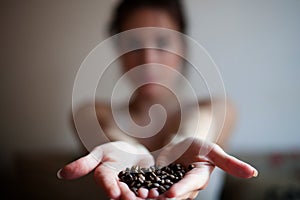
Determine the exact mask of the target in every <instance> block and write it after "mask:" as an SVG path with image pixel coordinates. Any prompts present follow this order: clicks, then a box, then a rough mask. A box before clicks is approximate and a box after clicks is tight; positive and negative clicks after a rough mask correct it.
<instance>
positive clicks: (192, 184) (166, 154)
mask: <svg viewBox="0 0 300 200" xmlns="http://www.w3.org/2000/svg"><path fill="white" fill-rule="evenodd" d="M171 162H175V163H180V164H182V165H184V166H186V167H187V166H188V165H190V164H193V165H194V166H195V168H193V169H192V170H190V171H189V172H187V173H186V175H185V176H184V178H183V179H181V180H180V181H179V182H177V183H175V184H174V185H173V186H172V187H171V188H170V189H169V190H168V191H167V192H165V193H164V194H162V195H161V196H159V199H165V198H176V199H188V198H191V199H194V198H195V197H196V196H197V194H198V192H199V191H200V190H202V189H204V188H205V187H206V185H207V184H208V182H209V178H210V174H211V173H212V171H213V169H214V168H215V167H219V168H221V169H222V170H224V171H225V172H227V173H229V174H231V175H233V176H236V177H240V178H251V177H256V176H257V175H258V172H257V170H256V169H255V168H254V167H252V166H250V165H249V164H247V163H245V162H243V161H241V160H239V159H237V158H235V157H233V156H231V155H229V154H227V153H225V152H224V151H223V149H222V148H221V147H219V146H218V145H217V144H214V143H210V142H205V141H203V140H200V139H194V138H188V139H185V140H183V141H182V142H180V143H178V144H176V145H171V146H169V147H167V148H165V149H164V150H163V151H162V152H161V153H160V154H159V156H158V157H157V159H156V164H157V165H161V166H165V165H168V164H169V163H171Z"/></svg>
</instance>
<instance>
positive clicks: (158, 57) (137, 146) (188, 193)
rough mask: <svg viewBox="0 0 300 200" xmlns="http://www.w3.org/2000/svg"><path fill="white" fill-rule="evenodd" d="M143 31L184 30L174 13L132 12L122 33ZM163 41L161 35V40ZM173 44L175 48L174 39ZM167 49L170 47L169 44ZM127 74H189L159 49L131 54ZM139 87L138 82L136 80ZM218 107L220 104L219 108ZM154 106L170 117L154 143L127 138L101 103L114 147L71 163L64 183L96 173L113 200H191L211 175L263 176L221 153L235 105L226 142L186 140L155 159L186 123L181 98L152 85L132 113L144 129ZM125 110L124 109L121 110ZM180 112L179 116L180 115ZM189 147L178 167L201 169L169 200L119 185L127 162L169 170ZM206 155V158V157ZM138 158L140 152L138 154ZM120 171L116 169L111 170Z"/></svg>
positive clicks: (170, 78)
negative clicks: (138, 70)
mask: <svg viewBox="0 0 300 200" xmlns="http://www.w3.org/2000/svg"><path fill="white" fill-rule="evenodd" d="M139 27H162V28H168V29H172V30H179V28H178V24H177V23H176V21H174V20H173V19H172V18H171V16H170V15H168V13H166V12H165V11H163V10H160V9H154V8H141V9H138V10H136V11H134V12H132V13H131V14H130V15H129V16H128V17H127V18H126V20H125V21H124V23H123V26H122V29H123V30H130V29H133V28H139ZM158 37H160V36H158V35H155V36H154V39H153V41H151V42H155V41H156V40H155V38H158ZM149 38H150V37H146V38H143V37H142V36H140V38H138V39H139V40H140V41H147V40H148V39H149ZM170 40H171V42H170V41H169V42H170V43H174V41H172V39H170ZM176 42H177V43H178V45H177V46H176V48H179V49H178V50H179V51H180V50H182V51H183V49H184V46H183V45H182V43H181V42H180V41H176ZM120 45H121V46H122V45H124V46H126V45H127V44H126V43H122V41H121V42H120ZM164 45H169V43H168V42H167V44H164ZM121 59H122V70H123V72H124V73H125V72H127V71H129V70H131V69H133V68H134V67H135V66H139V65H142V64H148V63H159V64H163V65H167V66H169V67H171V68H172V69H174V70H177V71H179V72H181V73H183V70H184V69H183V65H182V59H181V58H180V57H179V56H177V55H175V54H172V53H169V52H162V51H160V50H156V49H147V50H138V51H134V52H131V53H127V54H125V55H124V56H122V58H121ZM142 76H143V78H146V79H147V78H149V79H160V78H163V79H165V80H166V81H167V82H168V83H169V84H177V83H176V76H174V75H173V74H168V73H166V74H161V73H157V72H155V71H153V70H152V69H151V68H150V69H149V70H146V71H145V72H143V74H142ZM131 81H132V83H133V84H135V78H134V77H133V78H132V79H131ZM214 103H218V102H214ZM153 104H160V105H162V106H163V107H164V108H165V109H166V112H167V113H168V118H167V120H166V123H165V126H164V128H163V129H162V130H161V131H160V132H159V133H157V134H156V135H155V136H153V137H151V138H142V139H141V138H138V139H136V138H131V137H129V136H127V135H126V134H124V133H122V131H121V130H120V129H118V127H117V126H116V124H115V123H114V120H113V117H112V111H111V108H110V106H109V105H107V104H103V103H97V105H96V110H97V117H98V120H99V123H100V125H101V127H102V128H103V129H104V132H105V133H107V135H108V137H110V139H111V141H113V142H110V143H106V144H102V145H99V146H98V147H96V148H95V149H94V150H93V151H92V152H90V153H89V154H87V155H86V156H84V157H82V158H80V159H78V160H76V161H74V162H71V163H70V164H68V165H66V166H64V167H63V168H62V169H61V170H60V171H59V172H58V177H59V178H63V179H76V178H79V177H82V176H84V175H86V174H88V173H90V172H94V176H95V180H96V183H97V184H98V185H99V186H100V187H101V188H103V189H104V191H105V192H106V194H107V196H108V197H109V198H112V199H145V198H157V199H166V198H176V199H187V198H192V199H193V198H195V197H196V196H197V194H198V192H199V191H200V190H202V189H204V188H205V187H206V185H207V183H208V181H209V177H210V174H211V172H212V171H213V169H214V168H215V167H219V168H221V169H223V170H224V171H226V172H227V173H229V174H232V175H233V176H236V177H240V178H251V177H254V176H257V170H256V169H255V168H253V167H252V166H250V165H249V164H247V163H245V162H243V161H241V160H238V159H237V158H234V157H232V156H230V155H228V154H227V153H225V152H224V151H223V149H222V148H221V147H225V144H226V141H227V139H228V137H229V134H230V131H231V128H232V125H233V122H234V119H235V112H234V109H233V106H232V104H230V103H228V105H227V115H226V120H225V124H224V127H223V129H222V132H221V136H220V138H219V140H218V141H217V142H216V143H213V142H208V141H204V140H203V139H202V138H201V134H202V133H199V134H198V136H199V137H197V138H191V137H189V136H185V138H184V139H183V140H180V141H178V142H175V143H172V144H171V145H169V146H168V148H165V149H163V150H162V151H160V152H159V153H158V154H156V155H153V154H151V152H152V151H154V150H157V149H159V148H161V147H162V146H164V145H165V144H166V143H168V142H169V141H170V137H171V133H174V132H176V131H177V130H178V127H177V126H176V124H179V123H180V113H179V112H177V111H178V110H179V104H178V102H177V101H176V97H175V96H174V95H173V94H172V93H171V92H170V91H169V90H168V89H166V88H164V87H161V86H159V85H156V84H149V85H145V86H143V87H140V88H139V89H138V90H136V92H135V94H134V96H133V98H132V99H131V102H130V106H129V110H130V114H131V117H132V119H133V120H134V121H135V123H137V124H139V125H141V126H143V125H146V124H147V123H149V116H148V110H149V108H150V107H151V106H152V105H153ZM198 104H199V107H200V109H202V110H205V111H206V112H204V113H206V115H207V116H210V115H211V112H210V107H211V102H209V101H203V102H198ZM120 109H123V108H120ZM174 111H175V112H174ZM186 144H189V148H188V149H187V150H186V151H185V152H184V153H183V154H182V155H181V156H179V157H178V159H177V160H176V162H177V163H181V164H183V165H185V166H188V165H189V164H191V163H193V164H195V166H196V168H194V169H193V170H191V171H189V172H188V173H187V175H186V176H185V177H184V178H183V179H182V180H181V181H179V182H178V183H176V184H174V185H173V186H172V187H171V188H170V189H169V190H168V191H167V192H165V193H164V194H163V195H160V196H159V194H158V192H157V191H156V190H154V189H152V190H150V191H148V190H147V189H144V188H142V189H140V190H139V191H138V194H139V197H136V196H135V194H134V193H133V192H131V191H130V189H129V188H128V186H127V185H126V184H125V183H122V182H120V181H119V180H118V177H117V175H118V172H119V171H121V170H123V169H124V168H125V166H124V161H127V163H126V164H127V166H132V165H142V166H144V167H149V166H151V165H153V164H154V163H155V164H157V165H164V163H168V160H170V159H172V155H175V154H176V153H174V152H176V151H178V150H180V149H182V147H183V146H186ZM118 146H123V147H124V148H122V149H130V152H129V153H128V152H124V151H122V150H121V149H120V148H117V147H118ZM203 150H206V152H208V153H206V154H202V153H201V152H202V151H203ZM134 152H140V154H136V153H134ZM109 166H114V168H112V167H109Z"/></svg>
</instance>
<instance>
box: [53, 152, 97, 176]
mask: <svg viewBox="0 0 300 200" xmlns="http://www.w3.org/2000/svg"><path fill="white" fill-rule="evenodd" d="M101 160H102V149H101V148H97V150H95V151H94V152H91V153H89V154H88V155H86V156H84V157H82V158H80V159H78V160H76V161H74V162H71V163H70V164H68V165H66V166H64V167H63V168H62V169H60V170H59V171H58V172H57V176H58V177H59V178H65V179H76V178H79V177H82V176H84V175H86V174H88V173H90V172H91V171H92V170H93V169H95V167H96V166H97V165H98V164H99V163H100V161H101Z"/></svg>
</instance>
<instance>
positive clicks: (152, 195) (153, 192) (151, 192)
mask: <svg viewBox="0 0 300 200" xmlns="http://www.w3.org/2000/svg"><path fill="white" fill-rule="evenodd" d="M158 196H159V193H158V191H157V190H156V189H154V188H152V189H151V190H149V194H148V198H150V199H155V198H157V197H158Z"/></svg>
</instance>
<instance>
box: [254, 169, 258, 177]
mask: <svg viewBox="0 0 300 200" xmlns="http://www.w3.org/2000/svg"><path fill="white" fill-rule="evenodd" d="M257 176H258V171H257V170H256V169H254V170H253V177H257Z"/></svg>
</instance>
